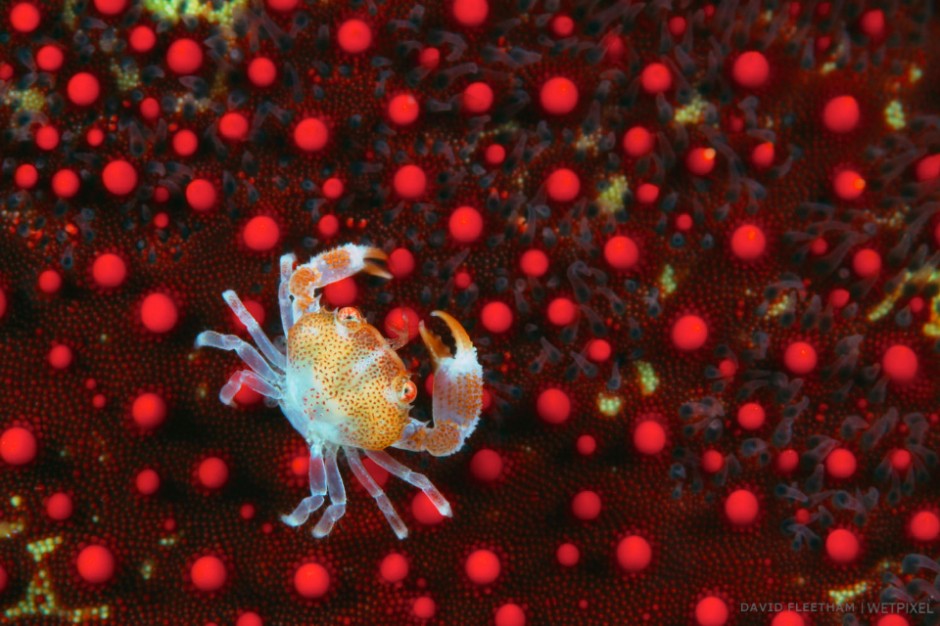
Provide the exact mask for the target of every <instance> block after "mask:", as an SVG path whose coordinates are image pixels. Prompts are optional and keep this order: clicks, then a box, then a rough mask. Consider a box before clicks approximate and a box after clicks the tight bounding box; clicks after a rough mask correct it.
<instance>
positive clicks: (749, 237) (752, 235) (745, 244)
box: [731, 224, 767, 261]
mask: <svg viewBox="0 0 940 626" xmlns="http://www.w3.org/2000/svg"><path fill="white" fill-rule="evenodd" d="M766 249H767V237H765V236H764V231H762V230H761V229H760V228H759V227H758V226H755V225H754V224H744V225H742V226H739V227H738V228H736V229H735V231H734V233H733V234H732V235H731V252H732V253H734V256H736V257H737V258H739V259H741V260H742V261H753V260H755V259H759V258H760V257H761V256H763V254H764V250H766Z"/></svg>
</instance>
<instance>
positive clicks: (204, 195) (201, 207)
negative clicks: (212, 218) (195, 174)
mask: <svg viewBox="0 0 940 626" xmlns="http://www.w3.org/2000/svg"><path fill="white" fill-rule="evenodd" d="M217 196H218V194H217V193H216V190H215V185H213V184H212V183H211V182H209V181H208V180H206V179H204V178H196V179H194V180H192V181H191V182H190V183H189V184H188V185H186V202H187V203H188V204H189V206H190V207H191V208H192V209H193V210H194V211H199V212H200V213H202V212H205V211H208V210H210V209H211V208H213V207H214V206H215V201H216V198H217Z"/></svg>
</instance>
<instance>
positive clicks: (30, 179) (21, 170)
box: [13, 163, 39, 189]
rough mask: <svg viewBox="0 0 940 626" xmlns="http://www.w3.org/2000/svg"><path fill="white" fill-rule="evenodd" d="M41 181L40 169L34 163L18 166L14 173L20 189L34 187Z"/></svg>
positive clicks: (14, 180)
mask: <svg viewBox="0 0 940 626" xmlns="http://www.w3.org/2000/svg"><path fill="white" fill-rule="evenodd" d="M38 181H39V170H37V169H36V166H35V165H33V164H32V163H23V164H22V165H20V166H19V167H17V168H16V172H15V173H14V174H13V182H15V183H16V186H17V187H19V188H20V189H32V188H33V187H35V186H36V183H37V182H38Z"/></svg>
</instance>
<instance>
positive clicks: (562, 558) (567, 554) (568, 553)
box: [555, 543, 581, 567]
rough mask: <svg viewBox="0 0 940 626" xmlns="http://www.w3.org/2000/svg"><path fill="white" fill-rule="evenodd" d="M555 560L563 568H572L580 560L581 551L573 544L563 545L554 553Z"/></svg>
mask: <svg viewBox="0 0 940 626" xmlns="http://www.w3.org/2000/svg"><path fill="white" fill-rule="evenodd" d="M555 558H556V559H558V562H559V563H560V564H561V565H564V566H565V567H574V566H575V565H577V564H578V561H579V560H581V551H580V550H578V546H576V545H574V544H573V543H563V544H561V545H560V546H558V549H557V550H556V551H555Z"/></svg>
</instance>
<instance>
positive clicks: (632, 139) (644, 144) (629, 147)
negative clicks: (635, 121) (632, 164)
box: [623, 126, 655, 159]
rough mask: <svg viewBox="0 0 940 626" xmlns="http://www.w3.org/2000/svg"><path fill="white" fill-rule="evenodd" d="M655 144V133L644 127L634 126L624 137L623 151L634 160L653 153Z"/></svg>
mask: <svg viewBox="0 0 940 626" xmlns="http://www.w3.org/2000/svg"><path fill="white" fill-rule="evenodd" d="M654 142H655V137H654V136H653V133H651V132H650V131H648V130H647V129H645V128H644V127H642V126H634V127H633V128H631V129H630V130H628V131H627V132H626V133H624V135H623V149H624V150H625V151H626V153H627V154H628V155H630V156H631V157H633V158H634V159H638V158H640V157H642V156H646V155H647V154H649V153H650V152H652V150H653V144H654Z"/></svg>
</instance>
